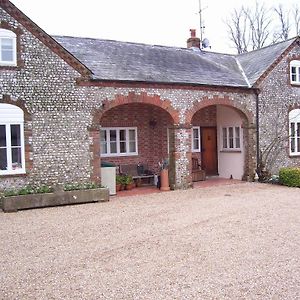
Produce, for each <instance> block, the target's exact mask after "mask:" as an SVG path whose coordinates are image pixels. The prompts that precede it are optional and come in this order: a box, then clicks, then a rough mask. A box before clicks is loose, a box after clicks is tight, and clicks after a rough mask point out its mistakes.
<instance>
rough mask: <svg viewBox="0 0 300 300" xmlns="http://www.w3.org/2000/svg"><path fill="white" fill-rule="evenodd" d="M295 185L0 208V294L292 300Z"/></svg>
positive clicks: (299, 249) (296, 273) (297, 289)
mask: <svg viewBox="0 0 300 300" xmlns="http://www.w3.org/2000/svg"><path fill="white" fill-rule="evenodd" d="M299 216H300V189H293V188H285V187H280V186H271V185H264V184H256V183H241V184H235V185H227V186H218V187H215V188H213V187H208V188H202V189H193V190H188V191H174V192H166V193H162V194H152V195H145V196H134V197H123V198H114V199H112V200H111V201H110V202H108V203H96V204H85V205H77V206H65V207H54V208H46V209H36V210H28V211H20V212H18V213H12V214H4V213H2V212H1V213H0V299H22V300H23V299H64V300H65V299H95V300H96V299H155V300H157V299H164V300H165V299H293V300H294V299H300V262H299V254H300V238H299V232H300V217H299Z"/></svg>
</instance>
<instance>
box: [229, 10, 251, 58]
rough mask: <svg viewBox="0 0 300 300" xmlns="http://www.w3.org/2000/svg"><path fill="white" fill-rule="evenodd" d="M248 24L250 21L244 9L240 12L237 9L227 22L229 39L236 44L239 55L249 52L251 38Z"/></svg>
mask: <svg viewBox="0 0 300 300" xmlns="http://www.w3.org/2000/svg"><path fill="white" fill-rule="evenodd" d="M247 23H248V19H247V16H246V14H245V10H244V7H242V8H241V9H240V10H236V9H235V10H234V11H233V13H232V14H231V19H230V20H227V22H226V24H227V27H228V33H229V38H230V40H231V41H232V42H233V43H234V45H235V48H236V49H237V51H238V53H239V54H241V53H244V52H248V45H249V41H250V37H249V32H248V30H247Z"/></svg>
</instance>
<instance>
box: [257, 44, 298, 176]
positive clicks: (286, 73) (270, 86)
mask: <svg viewBox="0 0 300 300" xmlns="http://www.w3.org/2000/svg"><path fill="white" fill-rule="evenodd" d="M292 59H300V47H299V46H298V45H296V46H295V47H294V49H292V50H291V51H290V53H289V54H288V55H287V56H286V57H284V58H283V59H282V60H281V61H280V63H279V64H278V65H276V67H275V68H274V69H273V70H272V71H271V72H270V74H269V75H268V76H267V77H266V78H265V79H264V80H263V81H262V83H261V84H260V86H259V88H260V89H261V93H260V95H259V103H260V105H259V110H260V148H261V150H262V152H263V155H265V154H266V153H267V151H268V148H270V145H271V144H272V143H273V144H274V147H272V150H271V153H270V155H269V159H268V163H267V167H268V168H269V169H270V170H271V172H272V173H273V174H277V173H278V170H279V169H280V168H281V167H287V166H299V165H300V157H299V156H298V157H291V156H290V155H289V139H288V136H289V120H288V114H289V111H290V110H291V109H292V108H296V107H300V86H292V85H291V84H290V67H289V61H290V60H292ZM276 139H277V140H278V142H275V140H276Z"/></svg>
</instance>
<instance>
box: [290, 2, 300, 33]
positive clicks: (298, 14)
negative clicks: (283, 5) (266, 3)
mask: <svg viewBox="0 0 300 300" xmlns="http://www.w3.org/2000/svg"><path fill="white" fill-rule="evenodd" d="M292 14H293V19H294V23H295V30H296V35H300V9H299V6H298V5H297V4H296V5H294V6H293V8H292Z"/></svg>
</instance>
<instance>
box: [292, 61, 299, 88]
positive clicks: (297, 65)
mask: <svg viewBox="0 0 300 300" xmlns="http://www.w3.org/2000/svg"><path fill="white" fill-rule="evenodd" d="M292 67H294V68H296V80H293V78H292ZM290 80H291V83H292V84H297V85H298V84H299V85H300V60H292V61H291V62H290Z"/></svg>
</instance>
